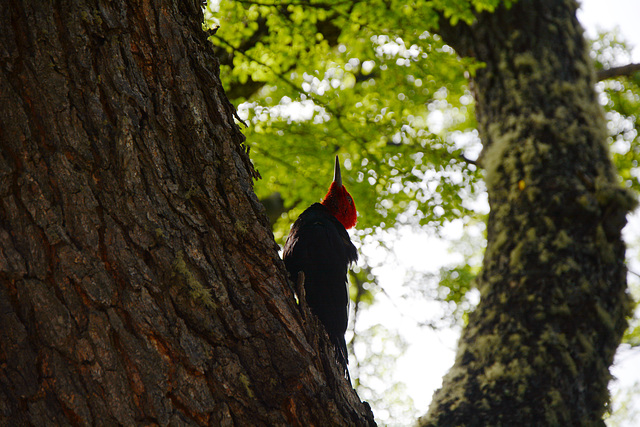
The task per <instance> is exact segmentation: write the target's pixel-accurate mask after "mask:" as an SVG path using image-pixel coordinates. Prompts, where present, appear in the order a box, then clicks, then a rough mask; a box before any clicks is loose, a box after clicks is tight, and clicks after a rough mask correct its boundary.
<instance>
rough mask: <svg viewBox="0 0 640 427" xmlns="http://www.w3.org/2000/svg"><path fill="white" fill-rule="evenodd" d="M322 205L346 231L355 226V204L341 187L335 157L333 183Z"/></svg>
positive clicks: (356, 215) (338, 166) (338, 168)
mask: <svg viewBox="0 0 640 427" xmlns="http://www.w3.org/2000/svg"><path fill="white" fill-rule="evenodd" d="M322 204H323V205H324V206H326V207H327V208H328V209H329V211H330V212H331V213H332V214H333V215H334V216H335V217H336V218H338V221H340V222H341V223H342V225H344V228H346V229H347V230H348V229H350V228H351V227H353V226H354V225H356V222H357V221H358V212H357V211H356V204H355V203H354V202H353V198H352V197H351V194H349V192H348V191H347V189H346V188H344V185H342V175H341V174H340V163H339V161H338V156H336V166H335V169H334V173H333V182H332V183H331V186H330V187H329V191H328V192H327V195H326V196H324V199H323V200H322Z"/></svg>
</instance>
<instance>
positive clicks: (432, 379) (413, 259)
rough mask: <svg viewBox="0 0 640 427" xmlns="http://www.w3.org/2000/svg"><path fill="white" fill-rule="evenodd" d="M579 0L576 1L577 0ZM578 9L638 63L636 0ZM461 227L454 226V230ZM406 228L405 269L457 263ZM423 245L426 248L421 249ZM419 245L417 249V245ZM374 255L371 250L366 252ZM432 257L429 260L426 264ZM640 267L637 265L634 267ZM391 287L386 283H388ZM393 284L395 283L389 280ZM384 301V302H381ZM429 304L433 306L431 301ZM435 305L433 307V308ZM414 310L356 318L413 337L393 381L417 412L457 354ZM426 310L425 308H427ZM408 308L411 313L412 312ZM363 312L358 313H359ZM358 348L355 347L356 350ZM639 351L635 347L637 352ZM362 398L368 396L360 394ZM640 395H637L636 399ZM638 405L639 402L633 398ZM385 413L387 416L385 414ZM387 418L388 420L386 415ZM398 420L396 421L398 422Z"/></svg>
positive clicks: (633, 370) (452, 336) (624, 374)
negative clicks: (615, 36) (616, 37)
mask: <svg viewBox="0 0 640 427" xmlns="http://www.w3.org/2000/svg"><path fill="white" fill-rule="evenodd" d="M579 2H580V0H579ZM580 3H581V4H582V7H581V10H580V11H579V12H578V18H579V20H580V22H581V23H582V25H583V26H584V27H585V29H586V31H587V35H588V36H589V37H595V35H596V34H597V31H598V30H605V31H610V30H613V29H614V28H616V27H618V28H619V31H620V35H621V36H622V38H623V39H625V40H626V41H627V42H628V43H629V44H630V45H631V46H635V49H634V51H633V58H634V61H636V62H640V0H582V1H581V2H580ZM632 221H634V222H637V223H636V224H630V225H629V227H627V228H628V229H636V230H637V233H636V232H632V233H634V234H635V235H636V236H640V215H636V216H635V220H632ZM457 232H459V230H458V231H456V230H454V234H455V233H457ZM412 233H413V234H410V233H407V234H408V235H406V236H402V238H401V239H400V240H401V242H400V243H399V244H398V245H397V246H394V251H395V252H396V256H397V259H396V260H394V261H396V262H397V261H398V260H402V261H403V265H404V266H405V267H408V268H414V269H417V270H419V271H420V270H421V271H425V270H431V271H434V272H435V271H437V269H438V268H439V267H440V266H442V265H446V264H450V263H451V262H452V261H458V262H459V256H456V255H455V254H451V253H450V252H449V248H448V247H447V245H446V244H443V242H442V241H441V240H438V239H429V240H428V242H430V243H429V244H427V245H425V240H424V239H425V236H424V235H419V234H415V232H412ZM425 246H426V247H427V248H428V249H426V251H425V249H424V248H425ZM418 247H419V248H421V250H420V251H417V250H416V248H418ZM368 255H369V256H371V257H372V258H375V254H368ZM429 260H432V261H433V262H432V265H425V264H429ZM389 264H390V265H393V268H387V269H384V270H383V271H380V272H378V273H379V274H380V277H379V278H380V282H381V283H382V284H383V285H384V286H385V291H386V292H387V294H388V295H390V296H391V297H392V298H393V297H394V296H397V297H398V298H400V294H401V293H402V289H400V288H401V287H402V282H403V269H402V268H401V266H400V265H397V264H395V262H390V263H389ZM638 269H639V270H640V267H638ZM385 276H386V277H385ZM387 283H389V286H388V287H386V284H387ZM394 283H395V285H393V284H394ZM384 300H386V301H384ZM432 307H433V306H432ZM433 308H434V309H437V308H435V307H433ZM414 309H415V310H423V311H424V310H425V305H423V304H420V305H418V304H416V308H414V307H412V306H411V305H410V304H409V305H406V306H405V305H404V304H403V306H402V308H401V309H399V308H398V307H397V306H396V305H395V304H394V303H393V302H391V301H388V299H387V297H386V296H383V297H382V298H381V301H380V303H379V304H378V305H377V307H376V309H374V310H370V311H371V312H370V313H368V316H365V317H364V318H362V319H360V320H359V321H360V322H361V323H360V325H359V327H358V329H360V328H363V327H366V325H368V324H376V323H383V324H388V325H393V326H392V327H394V328H395V327H398V328H399V329H401V330H403V332H406V333H407V335H406V336H408V337H411V338H410V340H411V342H410V347H409V349H408V350H407V351H406V352H405V353H404V354H403V355H402V356H400V357H399V358H398V360H397V371H396V373H395V377H394V379H395V380H399V381H403V382H404V383H405V384H406V386H407V393H408V395H409V396H411V398H412V399H413V400H414V403H415V406H416V408H417V409H418V410H419V412H420V413H424V412H426V410H427V409H428V405H429V402H430V400H431V395H432V393H433V391H434V390H435V389H437V388H439V387H440V386H441V379H442V376H443V375H444V374H445V373H446V372H447V370H448V369H449V367H450V366H451V365H452V364H453V358H454V356H455V345H456V340H457V333H456V332H454V331H444V332H442V331H440V332H435V331H432V330H430V329H428V328H424V327H423V328H419V327H417V326H416V325H415V319H414V317H415V318H424V317H425V316H424V315H422V316H421V315H420V313H417V312H415V311H414ZM426 309H427V310H428V309H429V308H426ZM412 311H414V312H413V314H412ZM361 316H362V315H361ZM357 352H358V348H357V347H356V353H357ZM636 353H637V352H636ZM638 359H639V357H638V355H635V356H632V357H631V356H628V355H624V354H622V355H620V357H618V358H617V366H616V367H614V369H613V373H614V375H616V376H618V377H620V378H621V381H619V382H618V383H617V384H616V385H614V389H615V387H618V386H619V385H621V386H622V387H629V386H630V385H631V384H633V381H637V380H638V379H639V378H640V361H639V360H638ZM361 397H362V398H365V399H366V397H367V396H361ZM639 400H640V399H639ZM636 405H638V406H640V402H636ZM385 415H386V417H385ZM376 418H377V419H378V422H380V423H382V424H385V423H386V422H390V423H393V424H396V425H397V424H404V420H398V419H394V417H393V414H379V413H377V414H376ZM385 418H386V420H385ZM398 421H399V423H398Z"/></svg>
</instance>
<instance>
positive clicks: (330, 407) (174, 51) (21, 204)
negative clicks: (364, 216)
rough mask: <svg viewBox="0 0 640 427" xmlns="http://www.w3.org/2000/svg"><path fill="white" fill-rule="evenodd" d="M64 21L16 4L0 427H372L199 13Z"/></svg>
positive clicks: (63, 11) (6, 124)
mask: <svg viewBox="0 0 640 427" xmlns="http://www.w3.org/2000/svg"><path fill="white" fill-rule="evenodd" d="M52 3H54V2H40V1H28V0H23V1H19V0H8V1H3V2H0V57H1V61H0V73H1V74H0V114H1V116H0V118H1V127H0V197H1V200H0V425H24V424H29V425H53V424H57V425H66V424H73V425H91V424H107V425H111V424H122V425H136V424H156V423H157V424H161V425H167V424H200V425H233V424H236V425H285V424H287V425H301V424H304V425H314V424H315V425H338V424H344V425H366V424H370V423H372V422H373V421H372V415H371V412H370V410H369V409H368V406H367V405H366V404H362V403H361V402H360V401H359V399H358V398H357V395H356V394H355V392H354V391H353V389H352V388H351V387H350V386H349V385H348V383H347V382H346V381H345V380H344V378H342V377H341V375H340V373H339V371H338V369H337V367H336V366H335V362H334V357H333V355H332V354H331V353H330V350H329V349H328V347H327V339H326V336H324V334H323V333H322V332H321V331H322V329H321V327H320V326H319V325H318V324H317V322H315V321H314V319H310V318H306V320H305V317H303V316H302V315H301V314H300V311H299V309H298V307H297V306H296V304H295V301H294V297H293V294H292V292H291V291H290V289H289V286H288V285H287V280H286V271H285V269H284V265H283V264H282V262H281V260H280V258H279V257H278V252H277V246H276V244H275V243H274V240H273V236H272V235H271V232H270V231H269V224H268V221H267V218H266V216H265V215H264V211H263V208H262V207H261V205H260V203H259V202H258V200H257V199H256V197H255V195H254V193H253V187H252V178H253V177H255V176H256V175H257V173H256V172H255V171H254V169H253V167H252V165H251V163H250V161H249V157H248V154H247V152H246V149H245V148H244V146H243V145H242V142H243V136H242V134H241V133H240V131H239V129H238V127H237V126H236V125H235V124H234V122H233V115H234V110H233V107H232V106H231V105H230V104H229V103H228V101H227V100H226V97H225V95H224V93H223V91H222V88H221V84H220V80H219V78H218V65H217V61H216V59H215V58H214V56H213V55H212V49H211V46H210V45H209V43H208V42H207V40H206V35H205V34H204V33H203V31H202V26H201V25H202V16H201V15H202V11H201V2H200V1H187V2H184V1H170V0H166V1H158V2H153V3H151V4H150V3H148V2H127V1H112V2H92V1H89V0H77V1H74V2H55V3H56V5H55V6H54V5H53V4H52ZM307 320H311V321H307ZM318 337H321V339H318Z"/></svg>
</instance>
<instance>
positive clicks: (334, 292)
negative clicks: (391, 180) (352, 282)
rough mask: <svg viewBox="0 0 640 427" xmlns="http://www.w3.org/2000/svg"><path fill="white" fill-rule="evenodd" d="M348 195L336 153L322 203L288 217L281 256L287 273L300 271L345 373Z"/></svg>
mask: <svg viewBox="0 0 640 427" xmlns="http://www.w3.org/2000/svg"><path fill="white" fill-rule="evenodd" d="M357 217H358V213H357V211H356V205H355V203H354V202H353V198H352V197H351V195H350V194H349V192H347V189H346V188H345V187H344V185H343V184H342V175H341V173H340V162H339V160H338V156H336V162H335V169H334V174H333V182H332V183H331V186H330V187H329V191H328V192H327V194H326V196H324V199H323V200H322V202H321V203H314V204H313V205H311V206H309V207H308V208H307V209H306V210H305V211H304V212H302V214H300V216H299V217H298V219H297V220H296V221H295V222H294V223H293V226H292V227H291V232H290V233H289V236H288V237H287V241H286V243H285V245H284V252H283V259H284V264H285V266H286V267H287V270H288V271H289V274H290V276H291V278H292V279H293V280H294V281H296V280H297V277H298V272H300V271H302V272H304V290H305V294H306V301H307V304H308V305H309V308H310V309H311V311H312V312H313V313H314V314H315V315H316V316H318V318H319V319H320V322H322V324H323V325H324V328H325V330H326V331H327V334H328V335H329V338H330V340H331V342H332V343H333V346H334V347H335V350H336V360H337V361H338V363H339V364H340V366H341V367H342V368H343V369H344V375H345V377H346V378H349V371H348V369H347V364H348V363H349V356H348V353H347V343H346V341H345V339H344V334H345V332H346V330H347V323H348V320H349V285H348V283H347V269H348V268H349V264H351V263H353V262H355V261H356V260H357V259H358V252H357V250H356V247H355V246H354V245H353V243H351V239H350V238H349V233H347V230H348V229H350V228H352V227H353V226H355V225H356V222H357Z"/></svg>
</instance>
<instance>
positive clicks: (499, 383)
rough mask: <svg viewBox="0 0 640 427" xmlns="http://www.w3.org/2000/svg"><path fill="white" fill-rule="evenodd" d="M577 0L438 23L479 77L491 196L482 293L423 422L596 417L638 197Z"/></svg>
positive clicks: (618, 325)
mask: <svg viewBox="0 0 640 427" xmlns="http://www.w3.org/2000/svg"><path fill="white" fill-rule="evenodd" d="M576 6H577V5H576V3H575V2H574V1H572V0H565V1H558V0H544V1H543V0H537V1H533V0H521V1H519V2H517V3H516V4H515V5H514V6H513V8H512V9H510V10H506V9H505V8H500V9H499V10H498V11H497V13H495V14H493V15H490V14H483V15H480V16H478V19H477V22H476V23H474V24H473V25H472V26H459V27H453V28H451V27H449V28H447V27H446V26H445V27H444V28H443V35H444V36H445V40H446V41H447V42H448V43H450V44H451V45H452V46H454V47H455V48H456V49H457V50H458V52H460V53H461V54H462V55H472V56H475V57H476V58H478V59H479V60H480V61H483V62H485V63H486V68H483V69H481V70H479V71H478V73H477V76H476V78H475V79H474V84H475V92H476V99H477V117H478V124H479V128H480V130H481V137H482V140H483V145H484V150H483V153H482V156H481V158H480V163H481V164H482V165H483V167H484V168H485V170H486V176H485V177H486V183H487V187H488V192H489V201H490V204H491V213H490V216H489V222H488V230H487V238H488V246H487V249H486V253H485V258H484V265H483V271H482V273H481V275H480V276H479V277H478V279H477V285H478V287H479V289H480V292H481V302H480V304H479V306H478V308H477V310H476V311H475V312H474V313H473V314H472V315H471V316H470V319H469V326H468V327H467V328H465V330H464V332H463V335H462V338H461V340H460V343H459V348H458V352H457V357H456V362H455V365H454V367H453V368H452V369H451V371H450V372H449V373H448V375H447V376H446V377H445V379H444V383H443V387H442V389H440V390H439V391H438V392H436V394H435V395H434V400H433V402H432V405H431V408H430V411H429V413H428V415H427V416H426V417H425V418H424V419H423V420H422V422H423V424H424V425H434V426H443V425H483V426H484V425H494V426H499V425H505V426H506V425H594V424H603V423H602V421H598V420H601V419H602V415H603V412H604V410H605V405H606V403H607V400H608V392H607V382H608V381H609V378H610V375H609V371H608V367H609V365H610V364H611V363H612V361H613V356H614V352H615V350H616V347H617V346H618V344H619V342H620V339H621V336H622V333H623V331H624V329H625V327H626V319H625V316H626V315H628V314H629V309H630V305H629V303H630V301H629V297H628V295H627V287H626V268H625V266H624V249H625V248H624V244H623V242H622V241H621V238H620V230H621V228H622V227H623V226H624V224H625V215H626V213H627V212H628V211H629V210H630V209H631V208H632V207H633V206H634V204H635V201H634V199H633V197H632V196H631V195H630V194H629V193H627V192H626V191H624V190H622V189H620V188H619V184H618V182H619V181H618V180H617V179H616V173H615V171H614V168H613V166H612V164H611V162H610V160H609V155H608V150H607V146H606V139H607V134H606V127H605V122H604V118H603V113H602V111H601V108H600V106H599V104H598V102H597V100H596V96H595V93H594V89H593V87H594V78H593V71H592V66H591V62H590V59H589V57H588V54H587V50H586V46H585V41H584V39H583V35H582V29H581V28H580V26H579V24H578V22H577V21H576V18H575V9H576Z"/></svg>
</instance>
